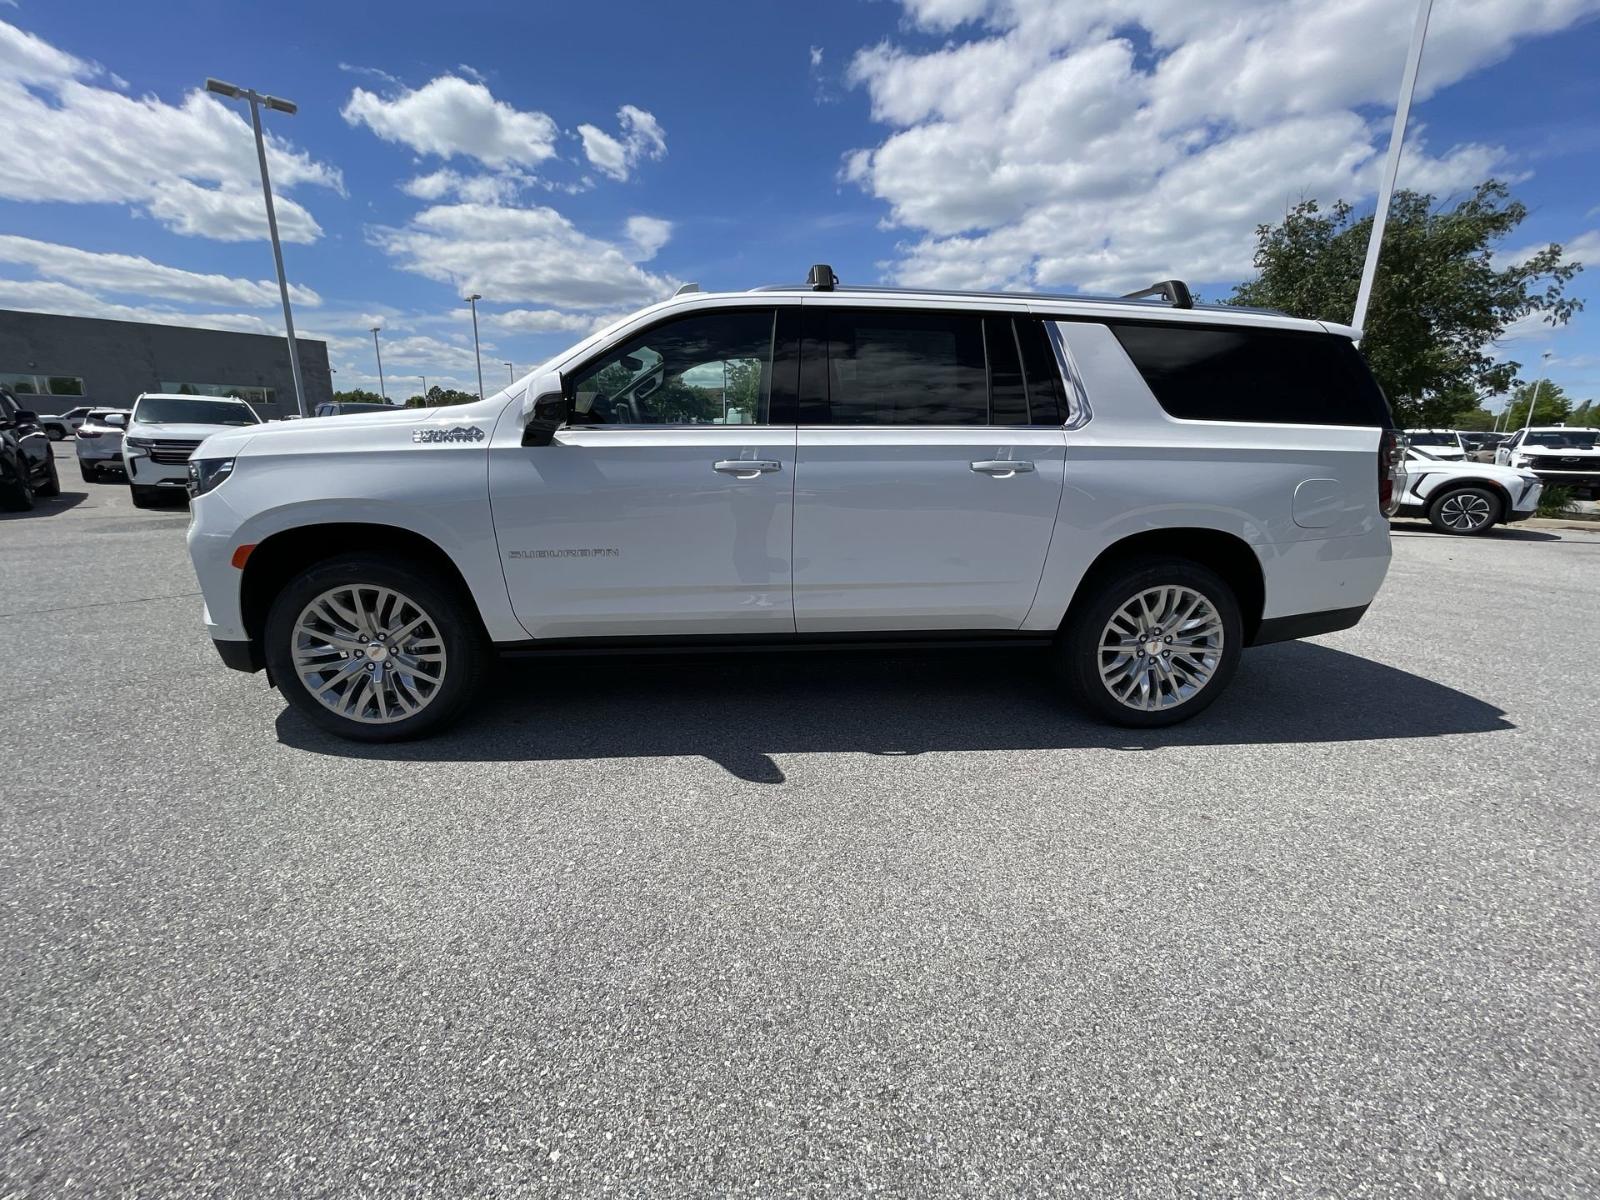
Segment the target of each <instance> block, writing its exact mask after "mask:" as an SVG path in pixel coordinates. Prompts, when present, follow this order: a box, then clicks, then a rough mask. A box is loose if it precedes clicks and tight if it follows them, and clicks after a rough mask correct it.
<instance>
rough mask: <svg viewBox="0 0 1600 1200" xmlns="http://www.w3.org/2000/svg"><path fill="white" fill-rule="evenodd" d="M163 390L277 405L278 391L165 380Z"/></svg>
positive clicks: (266, 388)
mask: <svg viewBox="0 0 1600 1200" xmlns="http://www.w3.org/2000/svg"><path fill="white" fill-rule="evenodd" d="M161 390H162V391H163V392H170V393H172V394H173V395H177V396H229V397H232V398H233V399H235V400H243V401H245V402H246V403H249V404H276V403H277V402H278V401H277V397H278V390H277V389H276V388H269V387H251V386H250V385H248V384H240V383H186V382H182V381H179V380H175V379H163V380H162V381H161Z"/></svg>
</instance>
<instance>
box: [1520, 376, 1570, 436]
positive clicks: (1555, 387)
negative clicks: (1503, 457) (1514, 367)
mask: <svg viewBox="0 0 1600 1200" xmlns="http://www.w3.org/2000/svg"><path fill="white" fill-rule="evenodd" d="M1535 394H1537V397H1538V398H1537V400H1536V401H1535V402H1534V405H1533V420H1531V421H1530V420H1529V419H1528V404H1529V401H1534V397H1535ZM1571 413H1572V401H1571V400H1570V399H1569V398H1568V397H1567V393H1566V392H1565V391H1563V390H1562V388H1561V385H1560V384H1559V383H1552V382H1551V381H1550V380H1548V379H1536V380H1534V381H1533V382H1532V383H1524V384H1521V385H1520V386H1518V388H1517V389H1516V391H1514V392H1512V393H1511V406H1510V409H1509V410H1508V411H1507V413H1506V421H1505V426H1504V427H1505V428H1506V429H1521V428H1522V427H1523V426H1524V425H1554V424H1556V423H1557V422H1563V423H1565V422H1566V421H1567V420H1568V418H1569V417H1570V416H1571Z"/></svg>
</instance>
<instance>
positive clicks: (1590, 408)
mask: <svg viewBox="0 0 1600 1200" xmlns="http://www.w3.org/2000/svg"><path fill="white" fill-rule="evenodd" d="M1567 424H1568V425H1591V426H1593V425H1600V400H1585V401H1584V402H1583V403H1582V404H1580V405H1578V407H1577V408H1575V409H1573V410H1572V412H1571V413H1569V414H1568V415H1567Z"/></svg>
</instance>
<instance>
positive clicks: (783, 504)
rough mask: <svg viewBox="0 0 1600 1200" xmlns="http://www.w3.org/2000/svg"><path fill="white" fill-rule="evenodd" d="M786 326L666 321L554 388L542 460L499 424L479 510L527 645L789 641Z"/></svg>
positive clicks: (733, 316)
mask: <svg viewBox="0 0 1600 1200" xmlns="http://www.w3.org/2000/svg"><path fill="white" fill-rule="evenodd" d="M798 316H799V310H798V308H797V307H795V306H773V305H762V306H740V307H730V308H709V309H701V310H697V311H695V312H693V313H690V314H688V315H683V316H677V317H671V318H667V319H665V320H663V321H661V322H659V323H658V324H656V325H654V326H651V327H650V328H648V329H646V330H645V331H644V332H642V333H637V334H632V335H630V336H628V337H627V338H626V340H625V341H624V342H622V343H621V344H618V345H613V346H611V347H609V348H607V349H604V350H601V351H599V352H598V353H596V354H595V355H593V356H591V357H590V358H589V359H587V360H586V361H584V362H582V363H580V364H578V365H577V366H575V367H574V368H572V369H571V370H568V371H565V372H563V386H564V390H565V392H566V396H567V403H568V406H569V415H568V418H567V423H566V425H565V426H564V427H563V428H561V429H560V430H558V431H557V432H556V434H555V436H554V440H553V441H552V443H551V444H550V445H548V446H523V445H522V444H521V436H520V435H521V430H520V429H518V428H516V427H515V426H516V424H517V423H516V422H506V421H502V422H501V423H500V427H499V428H497V430H496V433H495V435H494V441H493V444H492V445H491V448H490V467H489V489H490V491H489V494H490V498H491V502H492V506H493V510H494V522H495V533H496V536H497V537H498V539H499V549H500V555H501V562H502V564H503V565H504V568H505V577H506V584H507V587H508V588H509V590H510V596H511V603H512V607H513V609H514V610H515V612H516V614H517V618H518V620H519V621H520V622H521V624H522V625H523V627H524V628H526V629H527V631H528V633H529V634H530V635H531V636H533V637H536V638H562V637H585V638H591V637H606V636H619V637H627V636H640V635H649V636H661V635H674V634H747V635H762V634H788V633H793V632H794V603H793V593H792V587H791V566H790V534H791V529H792V525H793V502H794V478H795V473H794V464H795V458H794V455H795V426H794V394H795V385H796V363H797V347H796V345H795V330H796V327H797V324H798ZM508 426H510V428H507V427H508Z"/></svg>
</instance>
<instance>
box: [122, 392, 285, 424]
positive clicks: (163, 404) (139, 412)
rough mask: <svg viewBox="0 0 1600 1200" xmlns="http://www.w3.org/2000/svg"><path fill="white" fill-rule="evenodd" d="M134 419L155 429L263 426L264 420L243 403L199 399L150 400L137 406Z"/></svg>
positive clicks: (167, 398)
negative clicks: (207, 426)
mask: <svg viewBox="0 0 1600 1200" xmlns="http://www.w3.org/2000/svg"><path fill="white" fill-rule="evenodd" d="M133 419H134V420H135V421H143V422H146V423H147V424H155V425H259V424H261V418H260V417H258V416H256V414H255V413H254V412H252V411H251V409H250V406H249V405H248V404H246V403H244V402H243V401H242V400H206V399H202V398H201V397H199V396H194V397H189V396H181V397H180V396H146V397H144V398H143V399H142V400H140V401H139V403H138V404H137V405H135V406H134V410H133Z"/></svg>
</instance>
